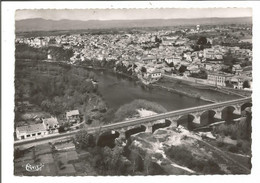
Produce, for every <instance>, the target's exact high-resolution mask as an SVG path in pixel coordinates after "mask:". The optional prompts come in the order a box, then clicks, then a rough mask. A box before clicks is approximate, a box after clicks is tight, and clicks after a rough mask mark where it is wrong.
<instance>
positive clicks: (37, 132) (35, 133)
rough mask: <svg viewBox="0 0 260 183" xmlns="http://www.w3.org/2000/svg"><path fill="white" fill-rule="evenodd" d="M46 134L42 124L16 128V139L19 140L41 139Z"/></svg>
mask: <svg viewBox="0 0 260 183" xmlns="http://www.w3.org/2000/svg"><path fill="white" fill-rule="evenodd" d="M46 134H47V131H46V128H45V126H44V124H43V123H36V124H32V125H26V126H19V127H16V137H17V139H19V140H21V139H27V138H36V137H42V136H44V135H46Z"/></svg>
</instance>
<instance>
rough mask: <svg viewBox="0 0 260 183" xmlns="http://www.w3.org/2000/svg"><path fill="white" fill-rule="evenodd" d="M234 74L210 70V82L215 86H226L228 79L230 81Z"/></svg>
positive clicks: (208, 79)
mask: <svg viewBox="0 0 260 183" xmlns="http://www.w3.org/2000/svg"><path fill="white" fill-rule="evenodd" d="M231 77H232V75H229V74H225V73H221V72H209V73H208V78H207V81H208V84H211V85H215V86H224V87H225V86H226V81H228V80H229V79H230V78H231Z"/></svg>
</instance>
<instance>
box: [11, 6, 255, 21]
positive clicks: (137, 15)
mask: <svg viewBox="0 0 260 183" xmlns="http://www.w3.org/2000/svg"><path fill="white" fill-rule="evenodd" d="M251 16H252V9H251V8H204V9H199V8H194V9H188V8H187V9H183V8H174V9H92V10H91V9H66V10H64V9H61V10H55V9H45V10H44V9H39V10H17V11H16V14H15V19H16V20H22V19H30V18H43V19H50V20H61V19H69V20H136V19H176V18H210V17H251Z"/></svg>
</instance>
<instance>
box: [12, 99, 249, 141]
mask: <svg viewBox="0 0 260 183" xmlns="http://www.w3.org/2000/svg"><path fill="white" fill-rule="evenodd" d="M251 101H252V99H251V97H248V98H242V99H237V100H231V101H225V102H220V103H214V104H208V105H203V106H197V107H192V108H187V109H181V110H176V111H170V112H166V113H161V114H156V115H151V116H146V117H142V118H138V119H132V120H127V121H122V122H117V123H112V124H108V125H104V126H101V127H93V128H88V129H86V130H87V132H88V133H94V132H97V131H102V132H103V131H109V130H116V129H120V128H125V127H128V126H136V125H140V124H145V123H149V122H152V121H157V120H160V119H167V118H171V117H175V116H181V115H185V114H189V113H193V112H198V111H204V110H205V111H206V110H210V109H214V108H218V107H222V106H229V105H235V104H237V103H241V102H242V103H243V102H244V103H246V102H251ZM79 130H80V129H78V130H75V131H71V132H67V133H62V134H54V135H48V136H46V137H41V138H37V139H25V140H18V141H15V142H14V146H20V145H25V144H29V143H33V142H40V141H46V140H53V139H58V138H61V137H69V136H73V135H75V134H76V133H77V132H78V131H79Z"/></svg>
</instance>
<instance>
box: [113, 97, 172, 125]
mask: <svg viewBox="0 0 260 183" xmlns="http://www.w3.org/2000/svg"><path fill="white" fill-rule="evenodd" d="M137 109H146V110H151V111H154V112H156V113H163V112H166V111H167V110H166V109H165V108H164V107H162V106H161V105H159V104H157V103H154V102H150V101H147V100H141V99H139V100H134V101H133V102H131V103H129V104H125V105H123V106H121V107H120V108H119V109H118V110H117V111H116V112H115V121H122V120H124V119H125V118H130V117H133V116H134V115H136V114H138V112H137V111H136V110H137Z"/></svg>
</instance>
